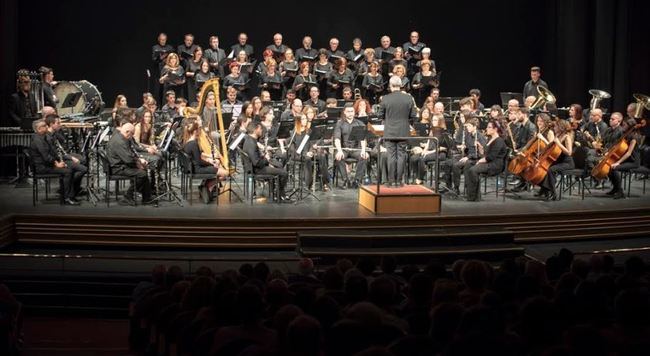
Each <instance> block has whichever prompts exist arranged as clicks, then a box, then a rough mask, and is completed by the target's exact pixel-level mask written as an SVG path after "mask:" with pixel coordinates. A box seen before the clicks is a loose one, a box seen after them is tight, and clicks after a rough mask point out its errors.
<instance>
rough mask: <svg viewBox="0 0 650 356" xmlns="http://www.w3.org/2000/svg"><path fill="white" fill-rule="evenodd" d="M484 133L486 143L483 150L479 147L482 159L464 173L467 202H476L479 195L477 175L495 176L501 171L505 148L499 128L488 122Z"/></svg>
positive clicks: (495, 124) (496, 124) (492, 121)
mask: <svg viewBox="0 0 650 356" xmlns="http://www.w3.org/2000/svg"><path fill="white" fill-rule="evenodd" d="M485 132H486V134H487V136H488V142H487V144H486V145H485V147H484V148H483V147H482V146H479V153H481V152H482V153H483V154H484V155H483V158H481V159H479V160H478V161H477V162H476V164H475V165H474V166H473V167H472V168H470V169H469V170H466V171H465V187H466V189H465V194H466V196H467V201H478V198H479V195H480V191H479V190H480V189H481V187H480V185H479V175H480V174H481V173H487V174H488V175H495V174H498V173H500V172H502V171H503V166H504V164H505V161H504V159H505V157H506V153H507V148H506V144H505V141H503V138H501V135H500V134H501V128H500V127H499V124H498V123H497V121H495V120H490V122H488V124H487V128H486V129H485Z"/></svg>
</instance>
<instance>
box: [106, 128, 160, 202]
mask: <svg viewBox="0 0 650 356" xmlns="http://www.w3.org/2000/svg"><path fill="white" fill-rule="evenodd" d="M133 132H134V127H133V124H131V123H130V122H126V123H124V124H122V125H121V126H119V127H118V128H117V129H116V130H115V131H114V132H113V135H112V136H111V139H110V140H109V141H108V144H107V145H106V155H107V158H108V161H109V163H110V166H111V169H112V171H113V173H114V174H116V175H121V176H127V177H135V178H136V186H135V189H137V190H138V191H140V192H141V193H142V201H143V203H144V204H147V203H149V202H150V201H151V186H150V183H149V177H148V174H147V165H148V163H147V161H146V160H145V159H144V158H140V157H139V156H138V155H137V154H136V152H135V151H134V149H133V146H132V145H131V139H132V138H133ZM133 189H134V187H133V186H130V187H129V189H128V190H127V192H126V194H125V196H124V198H123V199H122V201H121V203H123V204H127V205H133V204H135V202H134V201H133Z"/></svg>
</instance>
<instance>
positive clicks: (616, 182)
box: [607, 162, 639, 191]
mask: <svg viewBox="0 0 650 356" xmlns="http://www.w3.org/2000/svg"><path fill="white" fill-rule="evenodd" d="M638 167H639V163H638V162H623V163H621V164H619V165H618V166H617V167H616V168H614V169H610V170H609V174H608V175H607V177H609V180H610V181H611V182H612V189H613V190H615V191H619V190H621V189H622V184H621V183H622V181H621V172H625V171H629V170H630V169H632V168H638Z"/></svg>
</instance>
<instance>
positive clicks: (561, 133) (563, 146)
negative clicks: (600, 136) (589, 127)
mask: <svg viewBox="0 0 650 356" xmlns="http://www.w3.org/2000/svg"><path fill="white" fill-rule="evenodd" d="M553 131H554V138H553V141H552V143H554V144H556V145H557V146H558V147H559V148H560V150H561V151H562V153H561V154H560V156H559V157H558V158H557V159H556V160H555V162H554V163H553V165H551V167H550V168H549V169H548V174H546V177H544V180H543V181H542V182H541V183H540V185H539V186H540V190H539V192H538V193H536V194H535V195H536V196H540V197H543V198H544V199H545V200H546V201H549V200H556V199H557V194H556V192H555V181H556V177H557V174H559V173H562V172H564V171H566V170H568V169H573V168H574V163H573V157H572V155H573V137H574V131H573V129H572V127H571V123H569V121H566V120H558V121H557V122H556V123H555V127H554V130H553Z"/></svg>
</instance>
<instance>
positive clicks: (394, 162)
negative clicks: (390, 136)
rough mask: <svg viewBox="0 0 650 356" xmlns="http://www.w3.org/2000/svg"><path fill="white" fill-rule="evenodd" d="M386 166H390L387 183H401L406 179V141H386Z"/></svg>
mask: <svg viewBox="0 0 650 356" xmlns="http://www.w3.org/2000/svg"><path fill="white" fill-rule="evenodd" d="M384 146H385V147H386V164H387V165H388V177H387V178H386V179H385V181H387V182H389V183H394V182H401V181H402V180H403V179H404V168H405V167H406V159H407V153H406V149H407V144H406V141H386V142H384Z"/></svg>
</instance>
